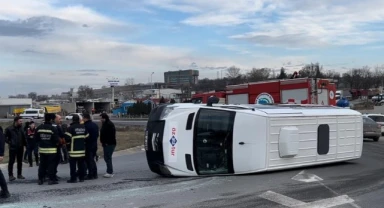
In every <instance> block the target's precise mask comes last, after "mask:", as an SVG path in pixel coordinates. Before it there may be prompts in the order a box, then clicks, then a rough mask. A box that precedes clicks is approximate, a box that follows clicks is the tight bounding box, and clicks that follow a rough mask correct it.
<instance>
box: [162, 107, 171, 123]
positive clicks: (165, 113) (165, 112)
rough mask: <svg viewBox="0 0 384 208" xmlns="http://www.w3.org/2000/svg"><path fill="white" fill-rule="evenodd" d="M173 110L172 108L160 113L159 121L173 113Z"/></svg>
mask: <svg viewBox="0 0 384 208" xmlns="http://www.w3.org/2000/svg"><path fill="white" fill-rule="evenodd" d="M173 109H174V108H173V107H167V108H165V109H164V111H163V112H162V113H161V116H160V120H163V119H164V118H166V117H167V116H168V114H169V113H171V112H172V111H173Z"/></svg>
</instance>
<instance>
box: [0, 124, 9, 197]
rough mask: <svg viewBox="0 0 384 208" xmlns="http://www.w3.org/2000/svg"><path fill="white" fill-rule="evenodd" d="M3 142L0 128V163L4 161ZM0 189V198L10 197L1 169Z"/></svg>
mask: <svg viewBox="0 0 384 208" xmlns="http://www.w3.org/2000/svg"><path fill="white" fill-rule="evenodd" d="M4 140H5V138H4V133H3V128H1V126H0V162H2V161H3V159H4V150H5V145H4V144H5V141H4ZM0 187H1V192H0V198H9V197H10V196H11V195H10V194H9V191H8V186H7V181H5V178H4V174H3V172H2V171H1V169H0Z"/></svg>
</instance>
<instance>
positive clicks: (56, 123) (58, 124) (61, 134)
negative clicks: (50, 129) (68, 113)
mask: <svg viewBox="0 0 384 208" xmlns="http://www.w3.org/2000/svg"><path fill="white" fill-rule="evenodd" d="M61 123H62V121H61V116H60V115H57V114H55V121H54V123H53V124H52V126H54V127H56V129H57V132H58V133H59V141H60V142H59V145H58V146H57V153H56V159H55V178H56V181H58V180H59V179H60V177H59V176H58V175H57V172H58V171H57V169H58V168H59V164H60V159H61V156H62V154H61V149H62V147H63V145H62V140H64V131H63V129H62V128H61Z"/></svg>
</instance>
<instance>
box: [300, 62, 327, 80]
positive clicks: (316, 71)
mask: <svg viewBox="0 0 384 208" xmlns="http://www.w3.org/2000/svg"><path fill="white" fill-rule="evenodd" d="M322 70H323V67H322V66H320V64H319V63H315V64H313V63H311V64H307V65H305V66H304V67H303V68H302V69H301V70H300V71H299V74H300V77H310V78H323V73H322Z"/></svg>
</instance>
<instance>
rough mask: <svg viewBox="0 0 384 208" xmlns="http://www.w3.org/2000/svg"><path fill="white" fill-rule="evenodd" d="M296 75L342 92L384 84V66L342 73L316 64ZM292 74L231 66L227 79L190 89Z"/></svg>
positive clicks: (206, 81) (222, 87) (207, 81)
mask: <svg viewBox="0 0 384 208" xmlns="http://www.w3.org/2000/svg"><path fill="white" fill-rule="evenodd" d="M297 72H298V77H309V78H326V79H333V80H335V81H336V87H337V88H338V89H339V88H343V89H350V90H351V89H359V90H360V89H364V90H367V89H370V88H378V87H380V86H383V85H384V65H383V66H376V67H374V68H370V67H368V66H364V67H361V68H352V69H349V70H347V71H346V72H344V73H340V72H337V71H335V70H326V69H324V68H323V66H322V65H320V64H319V63H311V64H306V65H304V66H303V67H302V68H301V69H300V70H298V71H297ZM292 76H293V73H288V72H287V69H285V68H284V67H282V68H281V69H280V72H279V73H275V71H274V70H272V69H270V68H253V69H251V70H250V71H248V72H246V73H242V69H240V68H238V67H236V66H232V67H230V68H228V69H227V70H226V76H225V77H224V78H220V79H219V78H218V79H208V78H205V79H200V80H199V83H198V84H197V85H195V86H193V89H194V90H195V91H199V92H206V91H212V90H225V88H226V86H227V85H237V84H243V83H249V82H259V81H267V80H273V79H290V78H292Z"/></svg>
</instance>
